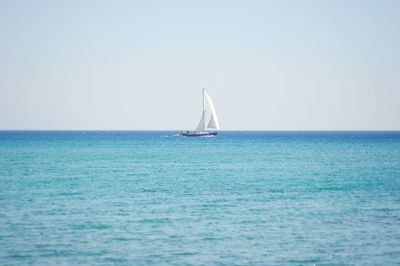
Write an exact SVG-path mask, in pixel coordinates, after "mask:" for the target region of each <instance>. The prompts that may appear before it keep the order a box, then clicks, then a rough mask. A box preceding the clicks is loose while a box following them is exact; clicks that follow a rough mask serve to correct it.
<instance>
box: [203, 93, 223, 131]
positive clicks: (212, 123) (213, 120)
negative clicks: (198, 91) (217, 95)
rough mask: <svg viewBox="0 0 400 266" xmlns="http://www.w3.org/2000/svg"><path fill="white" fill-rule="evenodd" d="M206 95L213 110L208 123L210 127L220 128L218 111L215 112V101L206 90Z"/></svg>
mask: <svg viewBox="0 0 400 266" xmlns="http://www.w3.org/2000/svg"><path fill="white" fill-rule="evenodd" d="M204 95H205V97H206V98H207V103H208V106H209V107H210V111H211V118H210V122H209V123H208V127H209V128H215V129H216V130H219V128H220V127H219V121H218V116H217V113H216V112H215V107H214V103H213V101H212V99H211V97H210V95H208V93H207V92H205V91H204ZM203 119H204V114H203Z"/></svg>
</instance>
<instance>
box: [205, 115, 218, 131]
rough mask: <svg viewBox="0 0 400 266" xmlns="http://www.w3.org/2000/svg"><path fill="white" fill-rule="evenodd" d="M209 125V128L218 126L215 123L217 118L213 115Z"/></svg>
mask: <svg viewBox="0 0 400 266" xmlns="http://www.w3.org/2000/svg"><path fill="white" fill-rule="evenodd" d="M207 127H208V128H217V125H216V124H215V120H214V116H213V115H211V118H210V122H209V123H208V126H207Z"/></svg>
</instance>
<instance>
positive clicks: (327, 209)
mask: <svg viewBox="0 0 400 266" xmlns="http://www.w3.org/2000/svg"><path fill="white" fill-rule="evenodd" d="M174 134H175V133H174V132H68V131H67V132H39V131H38V132H29V131H26V132H13V131H3V132H0V265H26V264H35V265H56V264H64V265H79V264H84V265H91V264H94V265H147V264H153V265H192V264H193V265H312V264H314V263H315V264H317V265H400V132H222V133H220V135H219V136H218V137H216V138H184V137H177V136H174Z"/></svg>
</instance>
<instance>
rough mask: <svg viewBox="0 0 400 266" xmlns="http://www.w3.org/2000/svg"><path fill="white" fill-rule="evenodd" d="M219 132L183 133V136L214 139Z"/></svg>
mask: <svg viewBox="0 0 400 266" xmlns="http://www.w3.org/2000/svg"><path fill="white" fill-rule="evenodd" d="M217 134H218V132H210V131H190V130H188V131H182V132H181V135H182V136H185V137H214V136H215V135H217Z"/></svg>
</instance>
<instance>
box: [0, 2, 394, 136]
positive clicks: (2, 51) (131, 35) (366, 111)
mask: <svg viewBox="0 0 400 266" xmlns="http://www.w3.org/2000/svg"><path fill="white" fill-rule="evenodd" d="M203 87H204V88H206V90H207V91H208V92H209V94H210V95H211V96H212V97H213V99H214V103H215V106H216V110H217V113H218V114H219V119H220V124H221V127H222V129H227V130H234V129H237V130H400V1H377V0H376V1H368V0H360V1H351V0H349V1H324V0H321V1H320V0H318V1H294V0H293V1H281V0H279V1H278V0H277V1H244V0H243V1H220V0H214V1H211V0H210V1H184V0H182V1H162V0H160V1H152V0H150V1H149V0H143V1H87V0H85V1H71V0H68V1H40V0H39V1H30V0H29V1H19V0H9V1H7V0H2V1H0V129H71V130H75V129H105V130H109V129H115V130H118V129H121V130H136V129H191V128H195V127H196V126H197V123H198V121H199V119H200V115H201V88H203Z"/></svg>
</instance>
